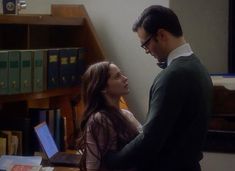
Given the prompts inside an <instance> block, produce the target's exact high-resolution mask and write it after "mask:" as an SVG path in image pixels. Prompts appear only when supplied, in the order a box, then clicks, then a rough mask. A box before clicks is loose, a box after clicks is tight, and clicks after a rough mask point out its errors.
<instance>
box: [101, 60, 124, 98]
mask: <svg viewBox="0 0 235 171" xmlns="http://www.w3.org/2000/svg"><path fill="white" fill-rule="evenodd" d="M109 76H110V77H109V79H108V82H107V86H106V88H105V91H106V94H108V95H110V96H113V97H119V96H122V95H126V94H128V93H129V87H128V79H127V77H126V76H124V75H123V74H122V73H121V71H120V69H119V68H118V67H117V66H116V65H115V64H110V66H109Z"/></svg>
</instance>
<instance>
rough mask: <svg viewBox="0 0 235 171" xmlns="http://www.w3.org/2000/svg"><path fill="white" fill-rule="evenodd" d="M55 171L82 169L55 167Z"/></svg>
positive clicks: (78, 170)
mask: <svg viewBox="0 0 235 171" xmlns="http://www.w3.org/2000/svg"><path fill="white" fill-rule="evenodd" d="M53 171H80V169H79V168H75V167H55V168H54V170H53Z"/></svg>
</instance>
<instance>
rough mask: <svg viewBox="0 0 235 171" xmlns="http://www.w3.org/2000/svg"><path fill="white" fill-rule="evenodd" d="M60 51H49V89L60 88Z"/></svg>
mask: <svg viewBox="0 0 235 171" xmlns="http://www.w3.org/2000/svg"><path fill="white" fill-rule="evenodd" d="M58 52H59V50H58V49H48V50H47V88H48V89H52V88H58V87H59V59H58Z"/></svg>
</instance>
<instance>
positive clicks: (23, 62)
mask: <svg viewBox="0 0 235 171" xmlns="http://www.w3.org/2000/svg"><path fill="white" fill-rule="evenodd" d="M20 92H21V93H30V92H32V51H31V50H20Z"/></svg>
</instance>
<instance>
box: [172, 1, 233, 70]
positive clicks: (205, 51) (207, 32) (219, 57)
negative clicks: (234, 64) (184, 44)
mask: <svg viewBox="0 0 235 171" xmlns="http://www.w3.org/2000/svg"><path fill="white" fill-rule="evenodd" d="M228 6H229V4H228V0H206V1H205V0H197V1H194V0H170V7H171V8H172V9H173V10H174V11H175V12H176V13H177V15H178V17H179V19H180V20H181V23H182V27H183V30H184V33H185V37H186V39H187V40H188V41H189V42H190V44H191V46H192V48H193V50H194V51H195V53H196V54H197V55H198V57H199V58H200V59H201V61H202V62H203V63H204V64H205V65H206V66H207V68H208V70H209V71H210V72H211V73H227V70H228V69H227V68H228V64H227V62H228V60H227V59H228V49H227V48H228V11H229V10H228Z"/></svg>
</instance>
